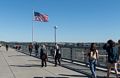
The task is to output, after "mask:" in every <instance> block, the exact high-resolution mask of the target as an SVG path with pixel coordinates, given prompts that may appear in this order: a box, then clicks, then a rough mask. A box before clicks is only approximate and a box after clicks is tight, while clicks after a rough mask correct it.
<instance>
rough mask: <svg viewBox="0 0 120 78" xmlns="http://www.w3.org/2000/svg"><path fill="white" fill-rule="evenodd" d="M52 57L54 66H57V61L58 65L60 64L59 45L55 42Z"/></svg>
mask: <svg viewBox="0 0 120 78" xmlns="http://www.w3.org/2000/svg"><path fill="white" fill-rule="evenodd" d="M54 58H55V66H57V61H58V62H59V65H61V61H60V59H61V52H60V48H59V46H58V45H57V44H56V46H55V53H54Z"/></svg>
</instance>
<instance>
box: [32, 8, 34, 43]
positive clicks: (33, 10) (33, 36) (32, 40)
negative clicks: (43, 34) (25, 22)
mask: <svg viewBox="0 0 120 78" xmlns="http://www.w3.org/2000/svg"><path fill="white" fill-rule="evenodd" d="M32 11H33V12H32V43H33V40H34V28H33V22H34V10H32Z"/></svg>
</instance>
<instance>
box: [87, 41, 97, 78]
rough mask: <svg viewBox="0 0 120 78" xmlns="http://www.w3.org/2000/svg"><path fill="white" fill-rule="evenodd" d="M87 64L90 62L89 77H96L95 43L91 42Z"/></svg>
mask: <svg viewBox="0 0 120 78" xmlns="http://www.w3.org/2000/svg"><path fill="white" fill-rule="evenodd" d="M88 55H89V64H90V70H91V73H92V75H91V77H92V78H96V72H95V71H96V62H97V59H98V50H97V49H96V44H95V43H91V47H90V51H89V54H88Z"/></svg>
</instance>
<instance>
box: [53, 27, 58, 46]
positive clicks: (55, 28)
mask: <svg viewBox="0 0 120 78" xmlns="http://www.w3.org/2000/svg"><path fill="white" fill-rule="evenodd" d="M57 28H58V27H57V26H54V39H55V45H56V30H57Z"/></svg>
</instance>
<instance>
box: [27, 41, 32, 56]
mask: <svg viewBox="0 0 120 78" xmlns="http://www.w3.org/2000/svg"><path fill="white" fill-rule="evenodd" d="M28 49H29V53H30V56H31V53H32V49H33V45H32V43H30V44H29V45H28Z"/></svg>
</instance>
